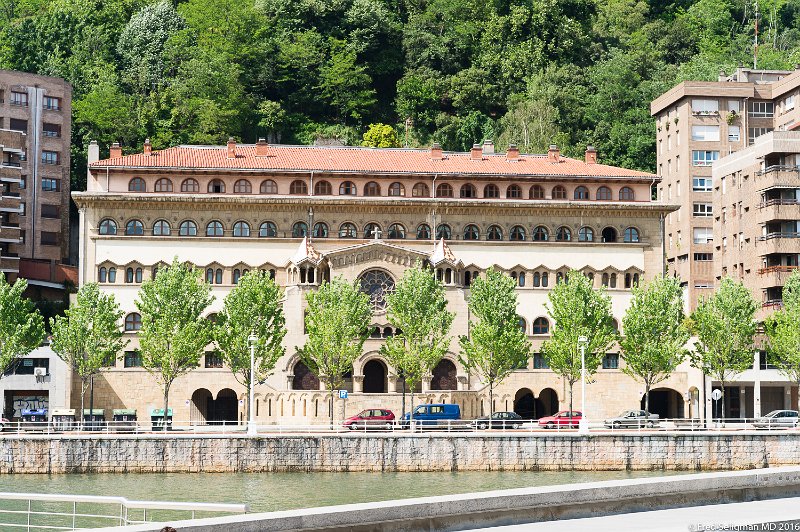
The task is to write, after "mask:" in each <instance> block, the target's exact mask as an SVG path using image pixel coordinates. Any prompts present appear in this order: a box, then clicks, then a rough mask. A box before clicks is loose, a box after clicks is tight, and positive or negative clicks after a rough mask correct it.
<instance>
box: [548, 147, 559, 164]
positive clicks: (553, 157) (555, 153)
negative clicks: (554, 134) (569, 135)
mask: <svg viewBox="0 0 800 532" xmlns="http://www.w3.org/2000/svg"><path fill="white" fill-rule="evenodd" d="M560 158H561V152H560V151H559V149H558V146H556V145H555V144H551V145H550V149H549V150H547V160H548V161H550V162H551V163H557V162H558V161H559V160H560Z"/></svg>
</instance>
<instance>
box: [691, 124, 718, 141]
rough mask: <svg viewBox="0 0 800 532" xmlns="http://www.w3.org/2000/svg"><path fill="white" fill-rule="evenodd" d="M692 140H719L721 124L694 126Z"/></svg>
mask: <svg viewBox="0 0 800 532" xmlns="http://www.w3.org/2000/svg"><path fill="white" fill-rule="evenodd" d="M692 140H699V141H708V142H718V141H719V126H706V125H699V126H692Z"/></svg>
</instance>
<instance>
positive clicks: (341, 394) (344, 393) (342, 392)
mask: <svg viewBox="0 0 800 532" xmlns="http://www.w3.org/2000/svg"><path fill="white" fill-rule="evenodd" d="M339 399H347V390H339Z"/></svg>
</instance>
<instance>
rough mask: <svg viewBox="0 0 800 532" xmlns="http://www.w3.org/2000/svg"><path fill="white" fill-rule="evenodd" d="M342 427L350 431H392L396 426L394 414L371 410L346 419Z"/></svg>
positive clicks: (388, 411)
mask: <svg viewBox="0 0 800 532" xmlns="http://www.w3.org/2000/svg"><path fill="white" fill-rule="evenodd" d="M342 426H343V427H345V428H348V429H350V430H359V429H360V430H367V429H391V428H392V427H393V426H394V412H392V411H391V410H386V409H384V408H371V409H369V410H364V411H362V412H360V413H358V414H356V415H355V416H352V417H349V418H347V419H345V420H344V423H342Z"/></svg>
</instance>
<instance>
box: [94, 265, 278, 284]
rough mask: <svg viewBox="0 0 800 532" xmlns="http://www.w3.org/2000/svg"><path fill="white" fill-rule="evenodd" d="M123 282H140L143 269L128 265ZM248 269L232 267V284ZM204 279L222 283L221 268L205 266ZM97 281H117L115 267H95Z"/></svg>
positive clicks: (236, 282) (237, 281)
mask: <svg viewBox="0 0 800 532" xmlns="http://www.w3.org/2000/svg"><path fill="white" fill-rule="evenodd" d="M124 271H125V279H124V280H125V282H126V283H141V282H142V281H143V279H144V269H143V268H142V267H140V266H137V267H133V266H129V267H127V268H125V270H124ZM249 271H250V270H248V269H242V268H234V269H233V272H232V280H233V284H239V280H240V279H241V278H242V276H243V275H245V274H246V273H247V272H249ZM266 271H268V272H269V276H270V277H271V278H272V279H275V270H274V269H270V270H266ZM156 273H158V267H157V266H154V267H153V270H152V275H151V278H153V279H154V278H155V276H156ZM205 281H206V282H207V283H208V284H223V270H222V268H206V270H205ZM97 282H99V283H116V282H117V268H116V267H114V266H110V267H106V266H100V268H98V269H97Z"/></svg>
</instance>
